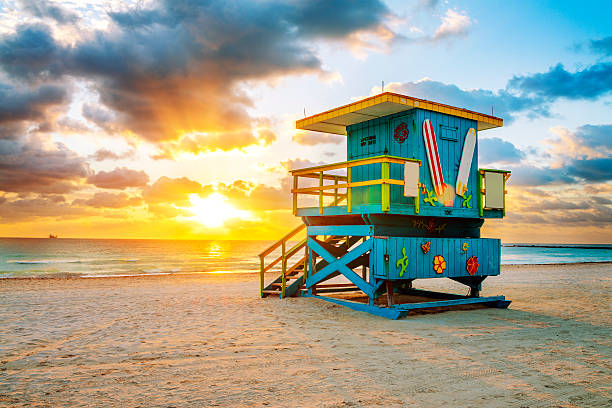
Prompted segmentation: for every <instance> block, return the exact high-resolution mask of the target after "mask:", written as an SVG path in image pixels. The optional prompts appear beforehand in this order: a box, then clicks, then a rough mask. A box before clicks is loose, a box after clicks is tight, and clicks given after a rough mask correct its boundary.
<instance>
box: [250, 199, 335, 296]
mask: <svg viewBox="0 0 612 408" xmlns="http://www.w3.org/2000/svg"><path fill="white" fill-rule="evenodd" d="M344 199H346V196H338V197H335V198H334V201H333V202H332V203H331V204H330V205H331V206H334V205H337V204H339V203H340V202H342V201H343V200H344ZM305 228H306V224H300V225H298V226H297V227H296V228H294V229H293V230H291V231H290V232H288V233H287V234H286V235H285V236H283V237H282V238H281V239H279V240H278V241H276V242H275V243H273V244H272V245H270V246H269V247H268V248H267V249H265V250H264V251H263V252H262V253H260V254H259V289H260V290H259V291H260V293H263V290H264V287H265V282H264V274H265V272H267V271H268V270H270V269H271V268H272V267H273V266H274V265H276V264H277V263H278V262H280V261H282V289H281V291H282V293H283V294H284V293H285V287H286V275H285V274H286V271H287V259H289V258H291V257H292V256H293V255H295V254H296V253H297V252H298V251H299V250H300V249H302V248H305V247H306V238H304V239H303V240H301V241H300V242H298V243H297V244H296V245H294V246H293V247H292V248H291V249H290V250H289V251H287V250H286V244H287V242H288V241H289V239H291V238H293V237H294V236H295V235H297V234H298V233H299V232H301V231H303V230H304V229H305ZM278 247H281V255H280V256H279V257H278V258H276V259H275V260H274V261H272V262H270V263H269V264H268V265H267V266H266V264H265V258H266V256H268V255H269V254H270V253H272V252H273V251H274V250H276V249H278ZM306 253H308V252H307V251H306ZM299 263H301V259H300V261H298V264H299ZM296 265H297V264H296ZM293 266H295V265H293ZM293 266H292V267H290V268H289V269H291V268H293ZM304 271H306V268H304Z"/></svg>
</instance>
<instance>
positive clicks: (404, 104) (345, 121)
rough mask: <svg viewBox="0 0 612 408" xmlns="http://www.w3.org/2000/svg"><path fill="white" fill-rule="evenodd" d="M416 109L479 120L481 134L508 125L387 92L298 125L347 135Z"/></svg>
mask: <svg viewBox="0 0 612 408" xmlns="http://www.w3.org/2000/svg"><path fill="white" fill-rule="evenodd" d="M414 108H420V109H425V110H429V111H433V112H440V113H445V114H448V115H453V116H458V117H460V118H466V119H473V120H476V121H478V130H479V131H480V130H486V129H492V128H496V127H501V126H503V123H504V121H503V119H501V118H497V117H495V116H491V115H485V114H484V113H478V112H474V111H471V110H467V109H463V108H457V107H454V106H450V105H445V104H442V103H438V102H432V101H428V100H425V99H419V98H414V97H412V96H407V95H401V94H397V93H393V92H384V93H381V94H378V95H374V96H371V97H369V98H365V99H362V100H360V101H357V102H353V103H350V104H348V105H344V106H340V107H338V108H334V109H330V110H328V111H325V112H321V113H317V114H316V115H312V116H309V117H307V118H304V119H300V120H298V121H297V122H296V124H295V126H296V128H297V129H303V130H314V131H317V132H325V133H335V134H337V135H346V127H347V126H350V125H354V124H356V123H360V122H365V121H367V120H370V119H375V118H380V117H382V116H387V115H390V114H392V113H397V112H403V111H408V110H410V109H414Z"/></svg>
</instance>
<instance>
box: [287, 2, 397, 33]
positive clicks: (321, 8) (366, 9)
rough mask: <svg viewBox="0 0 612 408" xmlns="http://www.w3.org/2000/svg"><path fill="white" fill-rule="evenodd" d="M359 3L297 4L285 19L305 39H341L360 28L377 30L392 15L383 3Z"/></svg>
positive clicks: (288, 11)
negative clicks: (386, 17)
mask: <svg viewBox="0 0 612 408" xmlns="http://www.w3.org/2000/svg"><path fill="white" fill-rule="evenodd" d="M358 3H359V2H357V3H356V2H354V1H352V0H338V1H329V0H310V1H302V2H296V3H295V4H294V5H293V8H292V9H289V10H287V17H286V18H287V20H288V21H289V22H290V23H291V24H292V25H293V26H295V27H297V28H298V30H299V33H300V34H302V35H304V36H305V37H324V38H337V39H341V38H343V37H346V36H348V35H350V34H351V33H353V32H354V31H355V30H356V29H357V28H358V29H361V30H364V29H375V28H376V27H378V26H379V25H380V24H381V22H382V21H383V20H384V18H385V16H387V15H389V14H390V11H389V9H388V8H387V6H386V5H385V4H384V3H382V2H381V1H378V0H372V1H366V2H362V3H363V4H362V5H358Z"/></svg>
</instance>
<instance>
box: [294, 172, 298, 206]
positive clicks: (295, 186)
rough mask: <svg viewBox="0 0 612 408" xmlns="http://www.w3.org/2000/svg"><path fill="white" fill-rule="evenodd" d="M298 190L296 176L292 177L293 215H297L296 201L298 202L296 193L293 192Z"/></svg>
mask: <svg viewBox="0 0 612 408" xmlns="http://www.w3.org/2000/svg"><path fill="white" fill-rule="evenodd" d="M297 188H298V176H293V190H294V193H293V215H297V201H298V196H297V193H296V192H295V190H297Z"/></svg>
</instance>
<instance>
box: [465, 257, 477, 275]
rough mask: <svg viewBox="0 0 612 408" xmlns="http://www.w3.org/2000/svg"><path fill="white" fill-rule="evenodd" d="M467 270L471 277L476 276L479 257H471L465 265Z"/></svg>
mask: <svg viewBox="0 0 612 408" xmlns="http://www.w3.org/2000/svg"><path fill="white" fill-rule="evenodd" d="M465 269H467V271H468V273H469V274H470V275H474V274H475V273H476V272H478V257H477V256H472V257H470V258H469V259H468V260H467V262H466V264H465Z"/></svg>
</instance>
